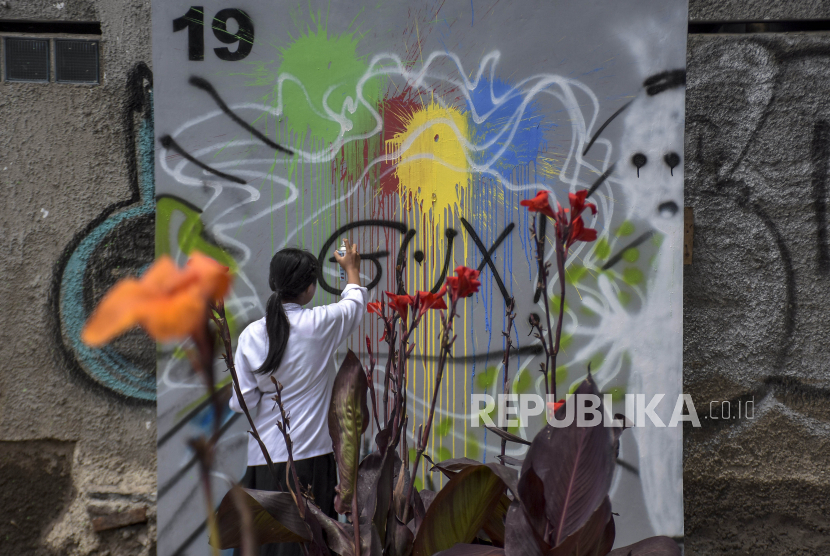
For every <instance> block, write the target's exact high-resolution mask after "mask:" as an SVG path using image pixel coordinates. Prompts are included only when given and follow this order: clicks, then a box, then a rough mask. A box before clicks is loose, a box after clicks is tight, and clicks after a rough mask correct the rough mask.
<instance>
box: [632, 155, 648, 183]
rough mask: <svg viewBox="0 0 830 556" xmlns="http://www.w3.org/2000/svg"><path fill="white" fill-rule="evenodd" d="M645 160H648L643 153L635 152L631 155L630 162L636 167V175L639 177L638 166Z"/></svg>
mask: <svg viewBox="0 0 830 556" xmlns="http://www.w3.org/2000/svg"><path fill="white" fill-rule="evenodd" d="M646 162H648V159H647V158H646V155H644V154H643V153H637V154H635V155H634V156H632V157H631V163H632V164H634V166H636V167H637V177H638V178H639V177H640V168H642V167H643V166H645V165H646Z"/></svg>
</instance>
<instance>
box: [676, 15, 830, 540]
mask: <svg viewBox="0 0 830 556" xmlns="http://www.w3.org/2000/svg"><path fill="white" fill-rule="evenodd" d="M828 17H830V5H828V4H827V3H826V2H809V1H804V2H745V3H738V2H726V3H724V2H709V1H708V0H707V1H697V2H694V1H693V2H691V6H690V18H691V20H692V21H696V20H698V21H705V20H722V19H733V20H752V19H765V18H773V19H799V18H828ZM688 45H689V48H688V61H687V64H688V68H687V69H688V82H687V92H686V166H685V170H686V205H687V206H691V207H693V208H694V219H695V237H694V252H693V258H694V261H693V264H692V265H691V266H686V267H685V273H684V282H685V283H684V313H685V323H684V335H685V338H684V388H685V391H686V392H688V393H690V394H692V396H693V399H694V401H695V403H696V404H697V406H698V407H697V409H698V410H699V411H700V413H701V416H702V417H709V407H708V404H709V402H710V401H712V400H719V401H723V400H728V401H729V402H730V406H731V411H732V417H735V415H736V412H737V410H738V403H739V402H741V404H742V405H743V403H744V402H746V401H747V400H753V399H754V418H753V419H748V418H740V419H736V418H733V419H723V417H724V415H722V414H720V409H721V407H722V404H721V403H718V404H716V405H715V406H713V408H714V409H715V411H713V415H714V416H718V417H721V419H718V420H717V421H715V420H714V419H711V418H703V419H702V423H703V427H702V428H701V429H696V430H692V429H687V430H686V431H685V438H684V440H685V449H684V496H685V505H686V512H685V516H686V522H685V525H686V550H687V554H701V555H703V554H747V553H750V554H758V553H768V554H828V553H830V505H828V502H827V500H829V499H830V471H828V470H827V468H828V462H830V371H828V366H827V363H828V351H827V345H828V342H830V327H828V325H827V322H826V315H827V313H828V310H830V256H828V235H827V215H826V207H827V202H828V198H827V195H828V170H830V125H829V124H828V122H830V33H828V32H824V33H786V34H783V33H782V34H778V33H772V34H769V33H761V34H741V35H690V37H689V43H688ZM744 407H745V406H744Z"/></svg>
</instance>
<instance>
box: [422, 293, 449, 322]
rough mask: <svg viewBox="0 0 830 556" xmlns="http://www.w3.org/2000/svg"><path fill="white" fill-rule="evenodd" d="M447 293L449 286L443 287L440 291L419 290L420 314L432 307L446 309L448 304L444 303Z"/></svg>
mask: <svg viewBox="0 0 830 556" xmlns="http://www.w3.org/2000/svg"><path fill="white" fill-rule="evenodd" d="M446 293H447V286H444V287H443V288H441V290H440V291H439V292H438V293H432V292H418V298H419V300H420V305H419V308H418V316H419V317H421V316H423V315H424V313H426V312H427V311H429V310H430V309H446V308H447V304H446V303H444V295H445V294H446Z"/></svg>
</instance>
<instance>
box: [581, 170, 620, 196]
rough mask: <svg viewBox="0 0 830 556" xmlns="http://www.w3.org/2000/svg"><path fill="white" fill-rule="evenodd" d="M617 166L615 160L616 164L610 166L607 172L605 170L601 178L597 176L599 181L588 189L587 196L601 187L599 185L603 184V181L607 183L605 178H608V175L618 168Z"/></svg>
mask: <svg viewBox="0 0 830 556" xmlns="http://www.w3.org/2000/svg"><path fill="white" fill-rule="evenodd" d="M616 166H617V163H616V162H615V163H614V164H612V165H611V166H609V167H608V169H607V170H606V171H605V172H603V173H602V175H601V176H600V177H599V178H597V181H595V182H594V184H593V185H592V186H591V188H590V189H589V190H588V195H586V198H588V197H590V196H591V195H593V194H594V192H595V191H596V190H597V189H599V186H600V185H602V184H603V183H605V180H607V179H608V176H610V175H611V174H612V173H614V168H616Z"/></svg>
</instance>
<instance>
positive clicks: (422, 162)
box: [153, 0, 687, 554]
mask: <svg viewBox="0 0 830 556" xmlns="http://www.w3.org/2000/svg"><path fill="white" fill-rule="evenodd" d="M153 4H154V5H153V8H154V10H153V41H154V42H153V51H154V61H153V63H154V66H153V67H154V70H155V72H156V87H155V99H156V105H155V110H156V112H155V113H156V128H157V129H156V136H157V138H158V141H157V156H156V160H155V171H156V195H157V199H158V209H157V213H156V218H157V223H156V251H157V254H159V253H170V254H171V255H172V256H173V257H174V258H177V259H178V260H179V261H183V260H184V258H185V257H186V255H187V254H188V253H190V252H192V251H193V250H194V249H200V250H209V253H208V254H211V256H214V257H216V258H217V259H218V260H220V261H222V262H224V263H225V264H227V265H228V266H230V267H231V269H232V271H233V273H234V274H235V283H234V288H233V291H232V292H231V294H230V296H229V298H228V299H227V301H226V308H227V310H228V311H229V312H230V314H231V315H232V317H233V319H234V329H235V331H236V333H238V332H239V331H240V330H241V329H242V328H243V327H244V326H245V325H247V324H248V323H250V322H252V321H254V320H256V319H259V318H261V317H262V316H263V314H264V306H263V303H264V300H265V299H267V297H268V295H269V294H270V290H269V289H268V286H267V274H268V272H267V268H268V263H269V261H270V259H271V256H272V254H273V253H274V252H275V251H276V250H278V249H280V248H282V247H285V246H298V247H302V248H305V249H308V250H309V251H311V252H312V253H314V254H315V255H316V256H318V258H319V260H320V262H321V269H320V274H319V277H318V278H319V284H320V286H321V287H320V288H318V293H317V296H316V297H315V299H314V301H313V303H315V304H322V303H330V302H332V301H334V300H335V299H336V294H337V293H338V292H339V291H340V289H341V288H342V285H341V284H340V283H339V280H338V274H339V273H338V272H337V268H336V266H335V263H334V262H333V260H332V258H331V255H332V251H333V250H334V249H335V248H336V246H337V245H339V242H340V240H341V238H343V237H349V238H350V239H351V240H352V241H353V242H356V243H357V244H358V246H359V247H360V249H361V251H362V252H363V253H364V256H363V259H364V263H363V267H362V272H363V280H364V283H365V284H367V285H368V286H369V290H370V296H371V297H372V299H373V300H374V299H378V298H379V296H380V295H382V292H384V291H391V292H395V291H398V292H401V291H407V292H412V291H414V290H425V291H438V289H439V288H440V287H441V285H442V283H444V281H445V280H446V277H447V275H448V274H449V273H451V272H452V269H453V268H454V267H455V266H457V265H459V264H465V265H467V266H470V267H474V268H478V269H479V270H481V271H482V283H483V287H482V289H481V291H480V292H479V293H478V294H476V295H475V296H473V297H472V298H469V299H468V300H467V301H466V303H465V306H464V310H463V311H462V313H461V315H460V317H459V326H460V329H462V330H463V331H464V332H463V334H460V335H459V338H458V341H457V343H456V347H455V350H454V353H453V354H452V357H451V361H450V366H449V368H448V371H447V378H446V381H445V382H444V383H443V385H442V391H441V393H440V399H439V409H438V411H437V412H436V426H435V433H434V434H433V438H432V440H431V445H430V446H429V447H428V450H427V451H428V453H429V454H430V456H431V457H432V458H433V459H438V460H440V459H445V458H449V457H458V456H467V457H470V458H475V459H480V460H486V461H490V460H492V458H493V456H494V454H495V453H497V452H498V450H499V448H500V443H499V442H498V440H499V439H498V438H493V437H492V436H493V435H492V434H491V435H489V436H488V435H487V434H486V431H485V430H483V429H473V428H472V427H471V426H470V424H469V422H470V414H471V412H472V411H473V408H471V407H470V403H469V399H470V395H471V394H474V393H490V394H493V393H495V392H496V390H497V388H499V385H500V384H501V382H502V377H501V373H502V372H503V371H502V364H501V356H502V349H503V343H502V342H503V339H502V330H503V326H504V307H505V302H506V301H507V300H510V299H512V300H515V303H516V312H517V315H518V317H517V320H516V323H517V327H516V330H515V334H516V336H515V338H514V339H513V343H514V345H515V346H517V349H516V352H515V354H514V355H513V360H512V361H511V364H510V369H512V370H511V376H510V381H511V385H510V386H511V391H512V392H514V393H523V392H533V391H537V392H538V391H541V385H542V383H543V380H544V377H543V376H542V375H541V374H540V373H539V372H538V371H537V370H536V369H537V368H538V357H539V355H540V352H541V348H540V346H539V345H538V344H536V343H535V340H534V339H533V338H532V337H528V335H527V332H528V329H527V327H526V326H525V328H524V329H523V328H522V323H525V322H527V319H528V317H529V316H530V315H531V314H533V313H536V314H540V313H544V310H545V304H548V305H549V306H550V307H551V308H554V309H556V310H557V311H558V309H559V306H560V304H561V303H562V302H563V300H562V299H561V298H560V297H559V295H558V292H559V291H560V286H561V285H560V284H558V283H556V282H555V281H553V282H552V283H551V284H549V289H548V291H546V292H542V291H538V290H537V287H536V284H537V282H538V276H537V275H536V266H535V262H534V251H533V242H532V240H531V238H530V234H529V231H528V229H529V224H530V220H529V218H528V215H527V213H526V212H525V211H523V210H519V202H520V201H521V200H523V199H527V198H529V197H532V196H534V195H535V194H536V192H537V191H539V190H547V191H549V192H550V193H551V194H552V195H553V196H554V197H555V198H556V199H559V200H560V201H561V200H563V199H565V200H566V199H567V194H568V193H569V192H574V191H576V190H580V189H588V190H589V191H590V194H591V196H592V200H593V201H595V202H596V203H597V205H598V208H599V210H598V213H597V215H596V216H595V217H594V219H593V221H592V222H590V223H589V225H590V226H591V227H594V228H597V229H598V230H599V239H598V241H597V242H595V243H592V244H581V243H580V244H577V245H575V246H574V249H573V251H572V252H571V255H570V256H569V262H568V266H567V268H566V271H567V272H566V274H567V278H566V284H565V287H566V288H567V298H566V301H564V303H565V306H564V312H565V318H564V322H563V330H564V333H563V341H562V350H563V351H562V356H561V358H560V361H559V362H560V366H559V367H558V368H557V369H555V373H556V377H557V382H558V383H559V384H562V385H563V387H564V388H565V389H566V390H570V389H572V388H574V387H575V385H577V384H578V383H579V382H580V381H581V380H582V379H583V378H584V376H585V375H586V372H587V369H588V366H589V365H590V367H591V369H592V370H593V372H594V373H595V378H596V380H597V382H598V384H599V386H600V387H601V388H602V390H603V391H604V392H606V393H609V394H611V395H612V398H613V399H614V400H615V403H620V404H621V403H622V402H621V399H622V397H623V396H624V394H626V393H643V394H646V396H650V395H651V394H654V393H663V394H665V396H666V397H667V398H669V399H672V398H674V397H676V396H677V394H679V393H680V390H681V385H682V370H681V369H682V264H681V256H682V255H681V253H682V211H681V210H680V207H682V206H683V119H684V90H685V70H684V64H685V33H686V18H687V13H686V3H685V2H682V1H681V2H670V3H669V4H665V3H661V2H657V1H656V0H655V1H651V0H648V1H644V2H643V1H640V2H634V1H633V0H626V1H623V2H609V1H606V0H591V1H588V2H583V3H580V5H579V6H578V7H577V6H575V5H571V3H566V2H537V1H534V0H528V1H526V2H518V3H515V2H514V3H510V5H501V4H500V3H498V2H494V3H488V4H487V5H486V6H485V5H478V3H476V2H473V3H470V2H466V1H461V0H458V1H453V0H448V1H446V2H439V1H435V0H428V1H426V2H423V3H419V4H418V5H410V6H405V5H397V4H395V3H392V4H390V5H383V4H380V5H374V4H372V5H368V4H367V5H366V6H362V4H360V3H357V4H350V3H345V4H340V3H338V4H334V5H330V4H327V3H320V2H311V3H310V4H309V3H298V4H297V5H296V6H294V5H291V6H289V7H286V8H285V9H283V10H274V9H273V7H272V6H271V5H270V4H268V3H266V2H264V1H257V0H247V1H240V2H235V3H234V5H233V6H230V5H227V4H221V3H219V2H218V1H216V2H214V1H210V2H203V3H202V4H201V5H199V6H191V5H190V3H189V2H179V1H175V2H168V1H166V2H161V1H155V2H154V3H153ZM183 14H184V15H183ZM540 231H541V232H543V233H544V232H547V233H550V230H545V229H544V228H542V229H541V230H540ZM552 256H553V249H551V248H550V247H548V248H547V249H546V251H545V258H546V260H548V261H549V260H551V257H552ZM430 318H431V317H430ZM437 329H438V321H437V319H434V318H431V320H428V321H427V322H426V323H425V326H424V332H422V333H421V332H419V334H421V335H420V336H419V337H417V338H416V340H415V343H416V346H417V347H416V350H415V352H414V357H413V365H412V369H411V370H410V371H409V375H408V376H409V380H410V384H409V396H410V399H409V400H408V401H407V407H408V408H409V411H410V412H411V413H412V415H411V418H410V420H409V422H410V423H411V424H412V426H410V428H411V429H412V430H409V431H408V434H409V435H410V437H411V436H412V435H413V434H414V433H415V432H417V431H416V430H415V428H414V427H416V426H417V425H415V423H418V422H420V418H421V417H422V415H423V414H424V412H425V410H426V405H427V397H428V393H429V392H431V388H432V381H433V380H434V368H435V364H436V361H435V359H436V357H435V355H436V354H437V345H436V344H435V341H434V337H435V336H436V332H437ZM380 333H381V330H379V327H378V325H377V323H376V322H375V321H374V319H371V318H367V319H366V320H365V322H364V324H363V326H362V327H361V329H360V331H359V333H357V334H356V335H355V337H354V338H352V339H350V340H349V347H351V348H352V349H353V350H354V351H355V352H356V353H358V354H359V355H361V356H365V349H364V348H363V347H362V346H364V345H365V343H364V341H363V338H365V336H369V337H370V338H374V339H377V338H378V337H379V336H380ZM462 336H463V337H462ZM338 357H342V354H340V355H339V356H338ZM335 363H336V362H335ZM382 367H383V365H382V364H380V365H379V368H382ZM222 371H223V370H222V369H220V368H217V369H216V373H217V381H218V382H219V383H220V384H221V385H223V386H226V385H227V384H228V377H227V374H226V373H223V372H222ZM380 374H381V376H378V377H377V378H376V380H377V381H379V384H382V381H383V378H382V373H380ZM157 380H158V427H159V524H160V527H159V551H160V553H161V554H189V553H194V554H196V553H200V551H201V550H202V549H203V548H204V546H203V545H204V538H205V535H204V522H203V518H201V517H200V516H203V515H204V514H203V511H202V510H201V508H200V504H201V503H202V501H201V495H200V493H199V489H198V484H197V481H196V476H195V473H194V471H193V465H194V459H193V456H192V454H191V453H189V452H188V450H187V448H186V440H187V439H188V438H189V437H190V436H192V435H193V434H194V433H195V432H196V431H199V430H203V429H205V428H206V427H209V426H211V424H212V423H213V422H214V421H213V420H214V419H221V420H222V426H223V431H224V432H223V436H222V440H221V441H220V444H219V452H218V454H217V457H218V461H217V467H216V469H217V470H216V473H215V476H214V481H215V485H216V487H215V492H217V493H222V492H224V490H226V489H227V488H228V487H229V485H230V484H231V482H232V481H234V480H237V479H239V478H240V477H241V474H242V472H243V471H244V467H245V460H244V458H245V449H244V446H245V445H246V443H247V438H246V432H245V430H244V426H243V425H244V424H243V423H242V422H241V421H240V420H238V419H236V418H235V416H234V415H231V414H229V413H227V412H226V413H225V414H223V415H218V416H217V415H213V414H212V413H211V412H210V409H209V408H208V407H207V403H206V398H205V396H204V394H203V391H202V389H201V387H200V383H199V381H198V380H197V379H196V378H195V377H193V376H191V374H190V373H189V370H188V365H187V361H186V359H184V358H183V357H182V356H181V348H180V347H177V346H165V348H164V349H162V350H161V352H160V354H159V359H158V373H157ZM621 409H622V408H621ZM664 409H665V413H667V414H670V413H671V411H672V409H673V406H672V407H666V408H664ZM662 411H663V410H662V409H659V410H658V411H657V413H658V414H659V415H660V417H661V418H663V419H664V420H665V421H668V417H667V416H666V415H665V414H663V413H662ZM540 426H541V425H540V423H535V422H534V423H520V424H519V426H517V427H514V428H512V429H511V432H514V433H515V434H518V435H520V436H523V437H525V438H527V437H532V436H533V434H535V432H536V431H537V430H539V428H540ZM681 434H682V431H681V430H680V429H659V430H656V429H644V430H643V431H637V432H636V433H635V434H632V435H631V436H630V437H629V438H628V439H627V440H624V442H623V445H622V450H621V453H620V467H619V470H618V473H617V475H616V478H615V483H614V486H613V489H612V496H613V498H614V503H615V507H625V508H627V511H626V512H625V513H624V515H622V516H621V517H620V520H621V521H623V522H624V526H621V527H620V530H621V531H622V530H625V531H628V532H630V535H633V537H631V538H623V537H624V535H622V534H621V535H620V538H619V539H618V540H619V542H621V543H623V544H625V543H626V542H633V541H636V540H638V538H642V537H645V536H650V535H653V534H665V535H670V536H675V537H682V535H683V506H682V442H681V441H682V437H681ZM524 450H525V448H524V447H512V451H509V452H508V453H509V455H512V456H515V457H521V456H522V454H523V453H524ZM424 471H425V470H424ZM419 480H420V481H427V480H430V479H429V473H426V472H424V473H422V474H421V475H419ZM432 480H435V481H440V480H441V479H440V478H433V479H432ZM626 534H629V533H626Z"/></svg>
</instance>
